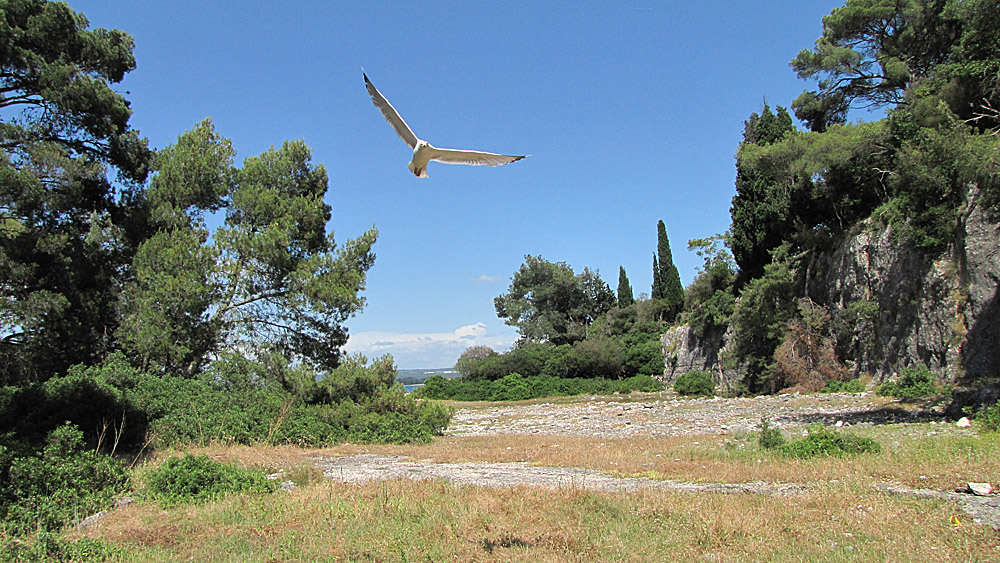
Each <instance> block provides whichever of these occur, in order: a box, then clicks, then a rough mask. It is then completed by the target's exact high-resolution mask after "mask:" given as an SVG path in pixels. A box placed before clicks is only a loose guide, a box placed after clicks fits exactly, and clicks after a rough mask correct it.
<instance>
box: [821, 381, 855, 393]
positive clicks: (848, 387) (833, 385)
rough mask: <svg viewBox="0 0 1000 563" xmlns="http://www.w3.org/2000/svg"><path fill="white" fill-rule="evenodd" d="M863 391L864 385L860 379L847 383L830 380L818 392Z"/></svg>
mask: <svg viewBox="0 0 1000 563" xmlns="http://www.w3.org/2000/svg"><path fill="white" fill-rule="evenodd" d="M864 390H865V384H864V383H862V382H861V379H860V378H857V379H851V380H848V381H839V380H836V379H831V380H829V381H827V382H826V384H825V385H823V387H822V388H821V389H820V390H819V392H820V393H860V392H862V391H864Z"/></svg>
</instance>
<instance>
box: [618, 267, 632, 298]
mask: <svg viewBox="0 0 1000 563" xmlns="http://www.w3.org/2000/svg"><path fill="white" fill-rule="evenodd" d="M634 302H635V299H634V298H633V297H632V286H631V285H630V284H629V283H628V276H627V275H625V267H624V266H618V306H619V307H628V306H629V305H631V304H632V303H634Z"/></svg>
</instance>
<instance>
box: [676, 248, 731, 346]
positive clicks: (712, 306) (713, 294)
mask: <svg viewBox="0 0 1000 563" xmlns="http://www.w3.org/2000/svg"><path fill="white" fill-rule="evenodd" d="M728 239H729V235H728V233H727V234H726V235H715V236H713V237H709V238H706V239H694V240H689V241H688V250H693V251H695V253H697V254H698V256H701V257H703V258H704V260H705V264H704V266H702V267H701V268H700V271H699V272H698V275H697V276H696V277H695V279H694V281H692V282H691V285H689V286H688V287H687V289H686V290H685V292H684V315H683V317H682V320H683V321H685V322H687V323H688V324H689V325H690V326H691V331H692V332H693V333H694V334H695V335H696V336H698V337H700V338H703V337H705V336H707V335H708V334H710V333H711V332H713V331H718V330H725V328H726V327H728V326H729V323H730V322H731V319H732V315H733V310H734V309H735V307H736V297H735V296H734V294H733V291H734V287H733V286H734V283H735V281H736V271H735V263H734V262H733V259H732V256H730V254H729V252H727V251H726V249H725V248H724V246H725V245H726V244H727V240H728ZM720 243H722V244H721V245H720Z"/></svg>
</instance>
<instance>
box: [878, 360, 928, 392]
mask: <svg viewBox="0 0 1000 563" xmlns="http://www.w3.org/2000/svg"><path fill="white" fill-rule="evenodd" d="M942 391H943V389H942V388H941V387H940V386H938V384H937V376H936V375H934V372H932V371H931V370H930V369H929V368H928V367H927V366H915V367H908V368H906V369H904V370H903V373H902V375H900V376H899V378H898V379H897V380H896V381H886V382H884V383H882V384H881V385H879V386H878V389H877V390H876V392H877V393H878V394H879V395H880V396H883V397H896V398H898V399H914V398H919V397H930V396H932V395H937V394H938V393H941V392H942Z"/></svg>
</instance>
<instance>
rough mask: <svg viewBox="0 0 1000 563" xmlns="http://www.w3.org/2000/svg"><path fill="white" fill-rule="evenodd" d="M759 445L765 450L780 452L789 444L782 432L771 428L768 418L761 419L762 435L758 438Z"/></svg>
mask: <svg viewBox="0 0 1000 563" xmlns="http://www.w3.org/2000/svg"><path fill="white" fill-rule="evenodd" d="M757 443H758V444H760V447H762V448H764V449H765V450H780V449H781V448H783V447H785V445H786V444H787V443H788V441H787V440H785V435H784V434H782V433H781V430H779V429H777V428H773V427H771V423H770V421H768V420H767V419H766V418H762V419H760V435H759V436H757Z"/></svg>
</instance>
